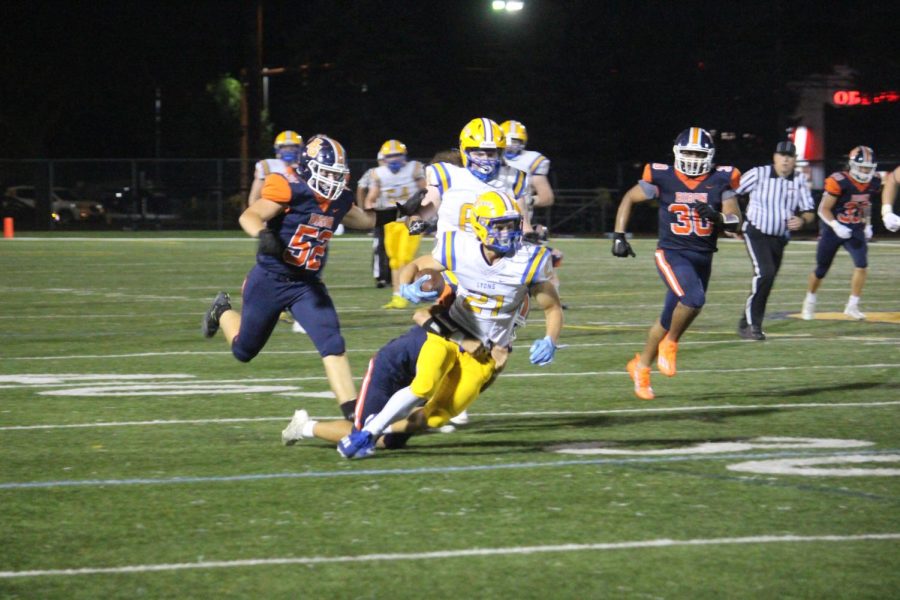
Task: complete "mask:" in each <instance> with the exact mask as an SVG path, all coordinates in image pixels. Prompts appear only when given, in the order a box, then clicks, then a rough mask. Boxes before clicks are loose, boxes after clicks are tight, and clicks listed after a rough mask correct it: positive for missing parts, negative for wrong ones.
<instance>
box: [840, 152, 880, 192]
mask: <svg viewBox="0 0 900 600" xmlns="http://www.w3.org/2000/svg"><path fill="white" fill-rule="evenodd" d="M848 158H849V160H848V161H847V166H848V167H849V169H850V176H851V177H853V179H855V180H857V181H858V182H860V183H868V182H870V181H872V177H873V176H874V175H875V168H876V167H877V166H878V163H876V162H875V151H874V150H872V149H871V148H869V147H868V146H857V147H856V148H854V149H853V150H851V151H850V154H849V155H848Z"/></svg>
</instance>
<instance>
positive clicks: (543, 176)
mask: <svg viewBox="0 0 900 600" xmlns="http://www.w3.org/2000/svg"><path fill="white" fill-rule="evenodd" d="M500 129H501V130H502V131H503V136H504V138H505V139H506V149H505V150H504V152H503V160H504V161H505V162H506V164H508V165H512V166H513V167H515V168H517V169H519V170H520V171H525V173H526V174H527V175H528V191H527V192H526V198H527V203H528V209H529V212H531V211H532V209H533V208H545V207H547V206H552V205H553V201H554V200H555V197H554V195H553V188H552V187H551V186H550V179H549V178H548V176H547V174H548V173H549V171H550V161H549V160H548V159H547V157H546V156H544V155H543V154H541V153H540V152H536V151H534V150H526V149H525V148H526V146H527V145H528V130H527V129H526V128H525V124H524V123H522V122H521V121H504V122H503V124H502V125H500ZM530 217H531V215H530V214H529V218H530Z"/></svg>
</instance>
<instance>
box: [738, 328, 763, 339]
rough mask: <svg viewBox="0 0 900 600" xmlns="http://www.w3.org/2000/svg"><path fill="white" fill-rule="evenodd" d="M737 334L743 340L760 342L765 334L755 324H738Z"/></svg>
mask: <svg viewBox="0 0 900 600" xmlns="http://www.w3.org/2000/svg"><path fill="white" fill-rule="evenodd" d="M738 335H739V336H741V339H744V340H754V341H757V342H761V341H763V340H765V339H766V334H765V333H763V331H762V329H761V328H760V327H759V326H757V325H738Z"/></svg>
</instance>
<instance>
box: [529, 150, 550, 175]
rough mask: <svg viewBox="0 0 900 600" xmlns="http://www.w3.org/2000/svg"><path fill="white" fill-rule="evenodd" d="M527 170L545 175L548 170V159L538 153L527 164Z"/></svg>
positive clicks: (533, 173)
mask: <svg viewBox="0 0 900 600" xmlns="http://www.w3.org/2000/svg"><path fill="white" fill-rule="evenodd" d="M528 172H529V173H530V174H532V175H546V174H547V173H549V172H550V161H549V160H548V159H547V157H546V156H544V155H543V154H538V155H537V158H535V159H534V160H533V161H531V164H530V165H529V166H528Z"/></svg>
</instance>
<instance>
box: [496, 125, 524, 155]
mask: <svg viewBox="0 0 900 600" xmlns="http://www.w3.org/2000/svg"><path fill="white" fill-rule="evenodd" d="M500 129H501V130H502V131H503V137H504V139H505V140H506V150H505V151H504V152H503V156H505V157H507V158H515V157H517V156H518V155H520V154H521V153H522V151H523V150H524V149H525V146H526V145H527V144H528V130H527V129H525V125H524V124H523V123H520V122H519V121H504V122H503V123H501V125H500Z"/></svg>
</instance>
